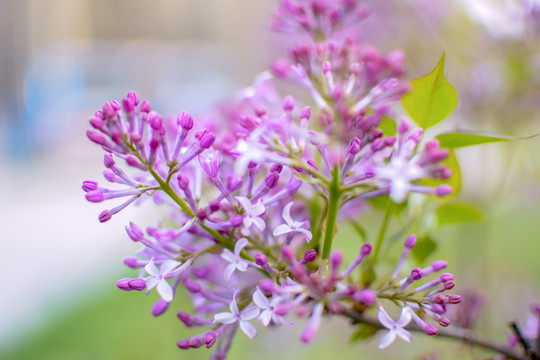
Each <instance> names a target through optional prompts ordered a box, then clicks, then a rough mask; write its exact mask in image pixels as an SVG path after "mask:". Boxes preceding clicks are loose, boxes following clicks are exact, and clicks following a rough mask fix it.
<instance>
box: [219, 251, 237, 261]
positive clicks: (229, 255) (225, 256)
mask: <svg viewBox="0 0 540 360" xmlns="http://www.w3.org/2000/svg"><path fill="white" fill-rule="evenodd" d="M221 257H222V258H223V259H225V260H227V261H228V262H230V263H236V261H237V259H236V256H234V254H233V253H232V252H231V251H230V250H229V249H224V250H223V252H222V253H221Z"/></svg>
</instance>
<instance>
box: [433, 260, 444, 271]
mask: <svg viewBox="0 0 540 360" xmlns="http://www.w3.org/2000/svg"><path fill="white" fill-rule="evenodd" d="M431 266H432V267H433V271H435V272H437V271H441V270H442V269H444V268H445V267H447V266H448V263H447V262H446V261H443V260H437V261H435V262H433V264H431Z"/></svg>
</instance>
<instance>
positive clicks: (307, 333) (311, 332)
mask: <svg viewBox="0 0 540 360" xmlns="http://www.w3.org/2000/svg"><path fill="white" fill-rule="evenodd" d="M316 334H317V330H316V329H314V328H313V327H311V326H308V327H306V328H305V329H304V331H302V335H300V340H301V341H302V342H303V343H304V344H309V343H310V342H311V341H312V340H313V338H314V337H315V335H316Z"/></svg>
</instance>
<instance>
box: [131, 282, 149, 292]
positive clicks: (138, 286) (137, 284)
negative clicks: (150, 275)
mask: <svg viewBox="0 0 540 360" xmlns="http://www.w3.org/2000/svg"><path fill="white" fill-rule="evenodd" d="M128 285H129V287H130V288H132V289H133V290H137V291H142V290H144V289H145V288H146V282H145V281H144V280H143V279H132V280H131V281H129V282H128Z"/></svg>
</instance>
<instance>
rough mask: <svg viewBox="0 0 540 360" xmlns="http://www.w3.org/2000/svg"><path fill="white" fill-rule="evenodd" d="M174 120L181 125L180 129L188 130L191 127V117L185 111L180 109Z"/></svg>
mask: <svg viewBox="0 0 540 360" xmlns="http://www.w3.org/2000/svg"><path fill="white" fill-rule="evenodd" d="M176 122H177V124H178V125H179V126H181V127H182V129H184V130H186V131H189V130H191V129H192V128H193V118H192V117H191V115H190V114H188V113H187V112H186V111H181V112H180V113H179V114H178V118H177V119H176Z"/></svg>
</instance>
